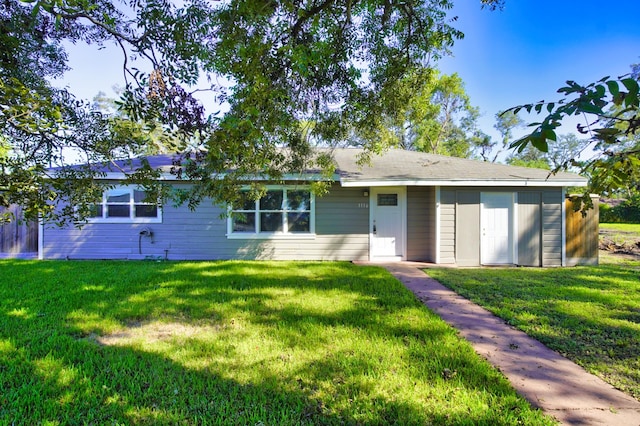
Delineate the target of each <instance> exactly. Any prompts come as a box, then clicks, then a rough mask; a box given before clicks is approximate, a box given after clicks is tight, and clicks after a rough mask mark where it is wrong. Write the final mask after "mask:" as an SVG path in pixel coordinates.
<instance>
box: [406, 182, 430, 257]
mask: <svg viewBox="0 0 640 426" xmlns="http://www.w3.org/2000/svg"><path fill="white" fill-rule="evenodd" d="M407 260H416V261H417V260H421V261H427V262H434V261H435V189H434V188H433V187H426V186H410V187H408V188H407Z"/></svg>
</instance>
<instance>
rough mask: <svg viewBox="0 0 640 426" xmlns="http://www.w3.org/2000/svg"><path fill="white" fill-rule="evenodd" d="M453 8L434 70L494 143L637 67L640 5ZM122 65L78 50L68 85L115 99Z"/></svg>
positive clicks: (526, 1) (523, 1)
mask: <svg viewBox="0 0 640 426" xmlns="http://www.w3.org/2000/svg"><path fill="white" fill-rule="evenodd" d="M453 1H454V5H455V6H454V9H453V10H452V11H451V16H454V15H457V16H458V21H457V22H455V23H454V26H455V27H456V28H458V29H460V30H462V31H463V32H464V33H465V38H464V39H463V40H460V41H458V42H457V43H456V45H455V46H454V48H453V56H452V57H447V58H444V59H442V60H441V61H440V62H439V63H438V64H437V66H438V67H439V68H440V69H441V70H442V71H443V72H444V73H447V74H450V73H453V72H457V73H458V74H459V75H460V76H461V77H462V80H463V81H464V82H465V85H466V89H467V92H468V94H469V96H470V97H471V102H472V104H473V105H475V106H477V107H479V108H480V111H481V113H482V114H483V115H482V117H481V119H480V127H481V129H482V130H483V131H484V132H485V133H488V134H490V135H491V136H493V137H494V139H499V135H498V133H497V132H496V131H495V130H494V129H493V124H494V123H495V119H494V116H495V114H496V113H497V112H499V111H502V110H504V109H507V108H509V107H513V106H516V105H519V104H522V103H529V102H535V101H539V100H542V99H544V100H556V99H559V94H557V93H556V90H557V89H558V88H559V87H561V86H562V85H563V83H564V82H565V81H566V80H575V81H577V82H578V83H588V82H592V81H595V80H597V79H599V78H601V77H604V76H606V75H612V76H617V75H621V74H624V73H627V72H629V70H630V68H629V65H630V64H632V63H638V62H640V18H639V17H640V0H621V1H615V2H608V3H607V2H602V1H595V0H582V1H580V0H555V1H551V0H535V1H534V0H506V5H505V9H504V10H503V11H494V12H491V11H489V10H481V8H480V0H453ZM121 58H122V56H121V54H120V52H119V51H118V50H117V49H116V48H115V47H108V48H107V49H105V50H101V51H97V50H96V48H95V46H93V47H91V48H89V49H87V48H85V47H82V46H78V47H77V48H73V49H71V50H70V59H71V67H72V68H73V69H72V70H71V71H70V72H69V73H67V75H66V76H65V79H64V82H65V83H64V84H66V85H68V86H70V88H71V89H72V91H73V92H74V93H76V94H77V95H79V96H80V97H83V98H86V99H91V98H92V97H93V96H94V95H95V94H97V93H98V91H100V90H102V91H105V92H110V88H111V87H112V86H113V85H116V84H120V85H123V77H122V62H121V61H122V59H121ZM213 109H214V108H213V107H211V110H213ZM523 118H525V119H529V118H530V119H531V121H533V120H535V119H536V117H533V116H531V117H523ZM571 129H572V127H567V128H566V130H567V132H568V131H570V130H571Z"/></svg>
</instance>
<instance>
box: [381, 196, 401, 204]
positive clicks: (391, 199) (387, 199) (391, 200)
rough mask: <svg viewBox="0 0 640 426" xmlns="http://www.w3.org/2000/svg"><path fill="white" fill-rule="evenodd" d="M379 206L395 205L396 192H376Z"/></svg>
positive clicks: (396, 201)
mask: <svg viewBox="0 0 640 426" xmlns="http://www.w3.org/2000/svg"><path fill="white" fill-rule="evenodd" d="M378 205H379V206H397V205H398V194H378Z"/></svg>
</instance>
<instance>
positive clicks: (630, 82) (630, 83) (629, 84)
mask: <svg viewBox="0 0 640 426" xmlns="http://www.w3.org/2000/svg"><path fill="white" fill-rule="evenodd" d="M621 81H622V84H624V87H626V88H627V90H629V93H632V94H633V95H634V96H636V95H637V94H638V91H639V89H640V88H639V87H638V82H637V81H636V80H635V79H634V78H625V79H624V80H621Z"/></svg>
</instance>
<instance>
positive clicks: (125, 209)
mask: <svg viewBox="0 0 640 426" xmlns="http://www.w3.org/2000/svg"><path fill="white" fill-rule="evenodd" d="M107 217H129V205H128V204H108V205H107Z"/></svg>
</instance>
